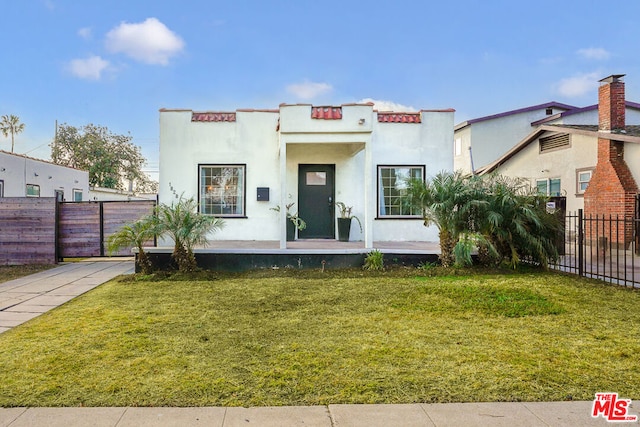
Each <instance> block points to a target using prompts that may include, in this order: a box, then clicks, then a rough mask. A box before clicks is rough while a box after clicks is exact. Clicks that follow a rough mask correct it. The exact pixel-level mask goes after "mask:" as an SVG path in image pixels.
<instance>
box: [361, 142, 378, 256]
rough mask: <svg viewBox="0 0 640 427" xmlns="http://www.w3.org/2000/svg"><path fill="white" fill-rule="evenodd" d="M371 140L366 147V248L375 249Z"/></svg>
mask: <svg viewBox="0 0 640 427" xmlns="http://www.w3.org/2000/svg"><path fill="white" fill-rule="evenodd" d="M369 143H370V138H369V140H368V141H366V142H365V145H364V247H365V248H366V249H373V220H374V218H375V212H376V206H377V205H376V200H375V198H376V196H375V193H376V191H375V189H376V187H375V185H374V180H373V177H374V172H373V171H374V168H373V156H372V155H371V148H370V144H369Z"/></svg>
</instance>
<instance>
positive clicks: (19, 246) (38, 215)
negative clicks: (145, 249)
mask: <svg viewBox="0 0 640 427" xmlns="http://www.w3.org/2000/svg"><path fill="white" fill-rule="evenodd" d="M155 204H156V203H155V201H152V200H149V201H147V200H144V201H114V202H56V200H55V198H3V199H0V264H2V265H7V264H53V263H56V262H57V261H58V260H60V259H62V258H75V257H95V256H105V255H107V250H106V241H107V239H108V238H109V236H110V235H111V234H113V233H115V232H116V231H117V230H118V229H119V228H120V227H122V226H123V225H124V224H126V223H130V222H133V221H136V220H137V219H139V218H141V217H142V216H144V215H147V214H150V213H151V212H152V211H153V208H154V206H155ZM151 243H152V242H151ZM113 255H131V248H130V247H128V248H122V249H121V250H120V251H118V252H117V253H114V254H113Z"/></svg>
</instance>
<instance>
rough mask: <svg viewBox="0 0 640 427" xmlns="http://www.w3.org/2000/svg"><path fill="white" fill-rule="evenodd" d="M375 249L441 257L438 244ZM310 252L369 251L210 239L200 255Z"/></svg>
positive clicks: (317, 242)
mask: <svg viewBox="0 0 640 427" xmlns="http://www.w3.org/2000/svg"><path fill="white" fill-rule="evenodd" d="M373 249H378V250H380V252H394V253H414V254H439V253H440V244H439V243H438V242H418V241H402V242H400V241H384V242H382V241H381V242H374V243H373ZM300 250H302V251H305V252H308V251H309V250H313V251H314V252H315V251H322V252H352V253H353V252H358V253H361V252H368V250H367V249H366V248H365V246H364V242H363V241H357V242H340V241H339V240H333V239H301V240H295V241H291V242H287V248H286V249H280V242H279V241H277V240H210V241H209V242H208V243H207V246H206V247H205V248H200V249H198V252H235V253H238V252H245V253H246V252H274V251H276V252H281V251H282V252H290V251H291V252H297V251H300Z"/></svg>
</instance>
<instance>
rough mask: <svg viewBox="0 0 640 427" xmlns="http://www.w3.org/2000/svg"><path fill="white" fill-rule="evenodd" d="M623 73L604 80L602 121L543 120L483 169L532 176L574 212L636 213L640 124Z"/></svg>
mask: <svg viewBox="0 0 640 427" xmlns="http://www.w3.org/2000/svg"><path fill="white" fill-rule="evenodd" d="M622 77H623V75H613V76H610V77H607V78H605V79H602V80H601V81H600V82H601V86H600V89H599V97H598V98H599V99H598V101H599V102H598V108H596V111H597V112H598V115H599V119H598V122H599V124H598V125H580V124H551V125H549V124H541V125H539V126H538V127H537V128H536V129H535V130H534V131H533V132H532V133H531V134H530V135H528V136H527V137H526V138H524V139H523V140H522V141H520V142H519V143H518V144H516V145H515V146H514V147H513V148H512V149H510V150H509V151H507V152H506V153H505V154H503V155H502V156H501V157H499V158H498V159H497V160H495V161H494V162H493V163H491V164H489V165H488V166H487V167H485V168H483V169H482V170H481V171H480V173H481V174H486V173H491V172H494V171H496V172H498V173H500V174H503V175H508V176H513V177H522V178H526V179H528V180H530V182H531V184H532V185H533V186H537V188H538V190H539V191H540V192H542V193H545V194H549V195H551V196H564V197H566V205H567V206H566V208H567V210H568V211H576V210H578V209H584V212H585V215H594V214H595V215H605V216H606V217H607V218H608V217H609V215H613V216H614V217H615V216H616V215H620V216H626V217H631V216H633V215H634V199H635V196H636V194H637V193H638V186H637V184H636V183H637V182H640V126H638V125H627V124H626V122H627V112H628V111H629V109H630V103H628V102H625V99H624V97H625V94H624V82H623V80H622ZM631 108H632V109H633V110H634V112H633V114H632V117H634V118H633V120H634V123H640V120H639V119H638V118H637V114H636V112H635V109H636V107H635V106H633V105H632V106H631ZM625 239H626V240H627V241H628V238H625Z"/></svg>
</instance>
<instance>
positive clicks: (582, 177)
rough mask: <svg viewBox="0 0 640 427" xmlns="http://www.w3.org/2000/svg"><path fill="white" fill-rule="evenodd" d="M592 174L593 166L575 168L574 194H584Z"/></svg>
mask: <svg viewBox="0 0 640 427" xmlns="http://www.w3.org/2000/svg"><path fill="white" fill-rule="evenodd" d="M591 176H593V168H588V169H576V194H584V192H585V191H587V187H588V186H589V181H591Z"/></svg>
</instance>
